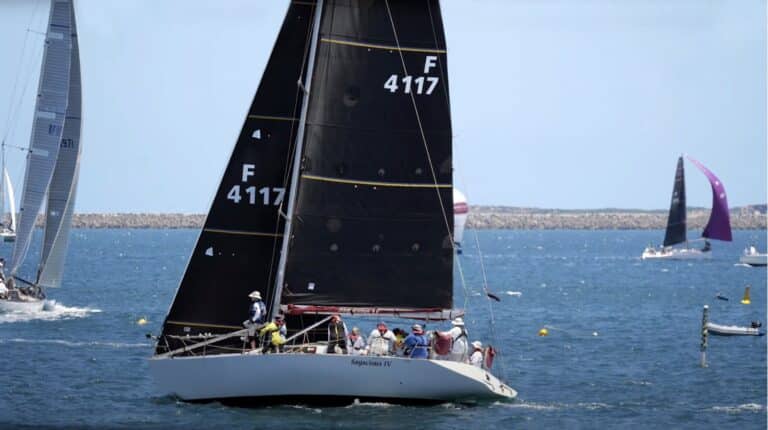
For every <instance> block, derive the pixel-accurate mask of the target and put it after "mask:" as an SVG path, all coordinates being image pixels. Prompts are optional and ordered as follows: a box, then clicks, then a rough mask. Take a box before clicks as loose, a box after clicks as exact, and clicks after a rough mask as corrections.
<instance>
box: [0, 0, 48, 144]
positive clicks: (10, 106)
mask: <svg viewBox="0 0 768 430" xmlns="http://www.w3.org/2000/svg"><path fill="white" fill-rule="evenodd" d="M39 5H40V3H35V6H34V8H33V9H32V14H31V15H30V17H29V21H28V22H27V31H26V32H25V33H24V43H23V44H22V45H21V52H20V53H19V66H18V68H17V69H16V77H15V78H14V80H13V91H11V97H10V98H9V99H8V115H7V117H6V119H5V125H6V127H7V128H6V130H5V133H3V138H2V140H3V141H5V140H6V138H7V137H8V134H9V133H10V129H11V128H12V127H11V126H10V124H11V117H12V116H13V117H14V119H15V115H11V114H12V113H13V112H15V111H16V109H14V108H13V106H14V103H13V102H14V100H15V99H16V89H17V87H18V84H19V77H20V76H21V70H22V69H23V68H24V67H23V65H24V53H25V52H26V51H27V41H28V40H29V33H30V32H31V31H32V30H31V28H30V27H31V26H32V21H33V20H34V18H35V14H36V13H37V8H38V6H39ZM43 34H44V33H43ZM32 58H35V56H32ZM31 75H32V74H31V73H29V74H27V80H29V79H30V76H31ZM26 86H27V85H26V84H24V86H23V88H26ZM23 95H24V92H22V93H21V94H20V95H19V97H22V96H23ZM19 104H21V101H20V102H19Z"/></svg>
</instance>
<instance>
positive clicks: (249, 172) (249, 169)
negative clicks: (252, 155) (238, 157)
mask: <svg viewBox="0 0 768 430" xmlns="http://www.w3.org/2000/svg"><path fill="white" fill-rule="evenodd" d="M255 168H256V165H255V164H243V182H248V177H249V176H253V175H254V173H253V169H255Z"/></svg>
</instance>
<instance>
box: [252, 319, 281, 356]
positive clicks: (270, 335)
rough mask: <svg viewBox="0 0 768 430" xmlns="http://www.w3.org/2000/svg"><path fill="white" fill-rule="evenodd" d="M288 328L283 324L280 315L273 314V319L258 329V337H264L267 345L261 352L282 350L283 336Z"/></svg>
mask: <svg viewBox="0 0 768 430" xmlns="http://www.w3.org/2000/svg"><path fill="white" fill-rule="evenodd" d="M287 334H288V329H287V328H286V326H285V320H284V319H283V316H282V315H277V316H275V319H274V320H273V321H272V322H271V323H269V324H267V325H265V326H264V327H263V328H262V329H261V330H259V337H261V338H262V339H264V342H265V343H267V345H266V346H265V347H264V350H263V352H265V353H267V352H282V350H283V344H284V343H285V337H286V335H287Z"/></svg>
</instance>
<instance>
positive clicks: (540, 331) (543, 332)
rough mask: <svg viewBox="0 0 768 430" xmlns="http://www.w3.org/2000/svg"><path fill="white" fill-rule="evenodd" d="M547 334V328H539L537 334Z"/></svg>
mask: <svg viewBox="0 0 768 430" xmlns="http://www.w3.org/2000/svg"><path fill="white" fill-rule="evenodd" d="M548 334H549V330H547V329H546V328H542V329H541V330H539V336H546V335H548Z"/></svg>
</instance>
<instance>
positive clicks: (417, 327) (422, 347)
mask: <svg viewBox="0 0 768 430" xmlns="http://www.w3.org/2000/svg"><path fill="white" fill-rule="evenodd" d="M404 344H405V356H406V357H411V358H428V357H429V341H428V340H427V337H426V336H425V335H424V329H423V328H422V327H421V324H414V325H413V326H412V327H411V334H409V335H408V337H406V338H405V342H404Z"/></svg>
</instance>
